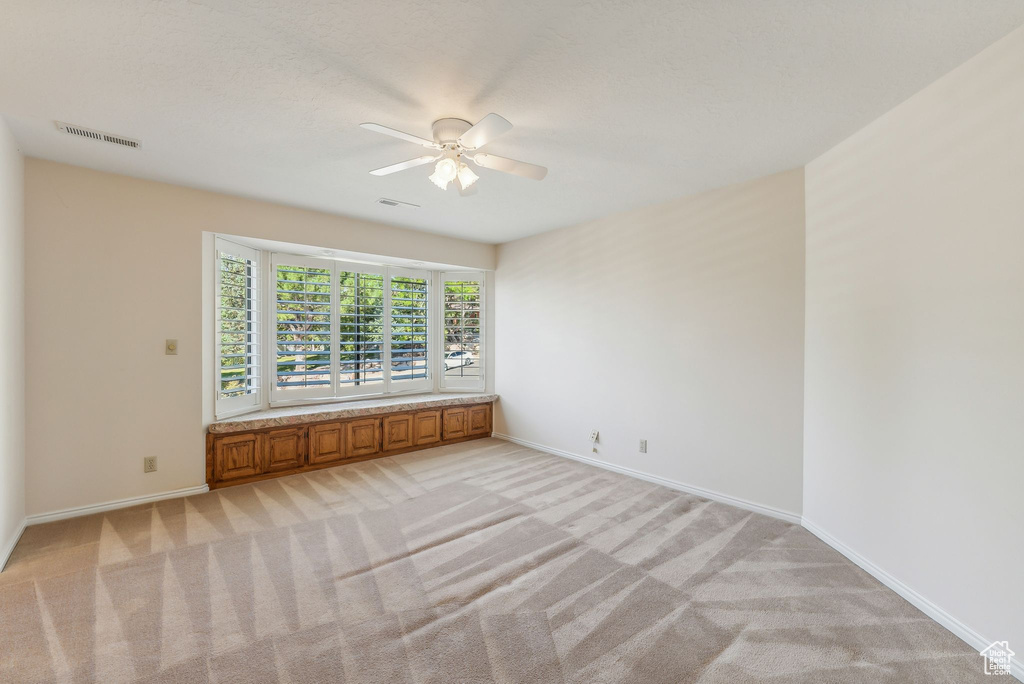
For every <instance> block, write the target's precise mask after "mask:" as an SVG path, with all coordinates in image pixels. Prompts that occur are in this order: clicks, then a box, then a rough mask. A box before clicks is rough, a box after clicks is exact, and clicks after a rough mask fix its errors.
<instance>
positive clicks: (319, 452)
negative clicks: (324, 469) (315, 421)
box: [309, 423, 345, 465]
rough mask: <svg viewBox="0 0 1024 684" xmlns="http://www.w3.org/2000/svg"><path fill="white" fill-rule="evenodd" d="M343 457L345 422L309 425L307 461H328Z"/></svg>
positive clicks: (313, 462) (312, 462) (338, 459)
mask: <svg viewBox="0 0 1024 684" xmlns="http://www.w3.org/2000/svg"><path fill="white" fill-rule="evenodd" d="M343 458H345V424H344V423H322V424H320V425H310V426H309V463H310V465H313V464H315V463H330V462H331V461H340V460H341V459H343Z"/></svg>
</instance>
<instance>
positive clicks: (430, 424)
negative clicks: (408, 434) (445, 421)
mask: <svg viewBox="0 0 1024 684" xmlns="http://www.w3.org/2000/svg"><path fill="white" fill-rule="evenodd" d="M412 435H413V437H412V441H413V444H415V445H416V446H425V445H428V444H436V443H437V442H440V441H441V410H440V409H435V410H433V411H420V412H418V413H416V414H415V416H413V419H412Z"/></svg>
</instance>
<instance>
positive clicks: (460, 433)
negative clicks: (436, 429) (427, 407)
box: [442, 406, 469, 439]
mask: <svg viewBox="0 0 1024 684" xmlns="http://www.w3.org/2000/svg"><path fill="white" fill-rule="evenodd" d="M442 416H443V418H442V422H443V423H444V438H445V439H455V438H457V437H465V436H466V434H468V433H467V431H468V430H469V421H468V417H469V411H468V410H467V409H466V408H464V407H462V406H459V407H456V408H446V409H445V410H444V412H443V413H442Z"/></svg>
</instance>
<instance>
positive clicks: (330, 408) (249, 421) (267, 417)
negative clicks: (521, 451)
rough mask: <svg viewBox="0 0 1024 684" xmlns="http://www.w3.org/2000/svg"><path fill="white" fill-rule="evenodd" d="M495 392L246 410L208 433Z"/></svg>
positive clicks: (481, 399)
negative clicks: (242, 414) (244, 413)
mask: <svg viewBox="0 0 1024 684" xmlns="http://www.w3.org/2000/svg"><path fill="white" fill-rule="evenodd" d="M497 398H498V395H497V394H481V393H479V392H461V393H451V392H446V393H444V394H407V395H399V396H390V397H384V398H377V399H363V400H358V401H347V402H345V403H342V404H338V403H330V404H314V405H302V406H287V407H280V408H272V409H269V410H265V411H256V412H254V413H248V414H246V415H245V416H244V417H238V418H228V419H226V420H218V421H215V422H213V423H210V432H212V433H218V434H220V433H225V432H243V431H245V430H260V429H264V428H268V427H287V426H289V425H295V424H299V423H316V422H320V421H327V420H340V419H343V418H358V417H360V416H373V415H380V414H382V413H395V412H398V411H411V410H416V409H424V408H435V407H437V408H439V407H442V406H459V405H464V404H486V403H488V402H492V401H495V400H496V399H497Z"/></svg>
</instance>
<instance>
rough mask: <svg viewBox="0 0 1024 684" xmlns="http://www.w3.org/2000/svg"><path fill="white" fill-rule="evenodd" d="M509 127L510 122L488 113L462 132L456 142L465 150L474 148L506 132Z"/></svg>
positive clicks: (510, 126) (510, 125)
mask: <svg viewBox="0 0 1024 684" xmlns="http://www.w3.org/2000/svg"><path fill="white" fill-rule="evenodd" d="M511 128H512V124H510V123H509V122H508V121H506V120H505V119H503V118H502V117H500V116H498V115H497V114H488V115H487V116H485V117H484V118H482V119H480V120H479V121H477V122H476V125H475V126H473V127H472V128H470V129H469V130H468V131H466V132H465V133H463V134H462V135H461V136H460V137H459V140H458V143H459V144H460V145H462V146H463V147H465V148H466V149H467V150H475V149H477V148H478V147H483V146H484V145H486V144H487V143H489V142H491V141H492V140H494V139H495V138H497V137H498V136H499V135H501V134H502V133H507V132H508V131H509V130H510V129H511Z"/></svg>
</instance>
